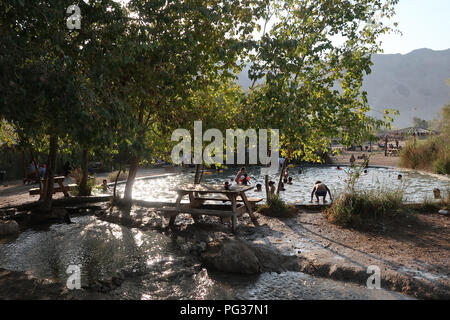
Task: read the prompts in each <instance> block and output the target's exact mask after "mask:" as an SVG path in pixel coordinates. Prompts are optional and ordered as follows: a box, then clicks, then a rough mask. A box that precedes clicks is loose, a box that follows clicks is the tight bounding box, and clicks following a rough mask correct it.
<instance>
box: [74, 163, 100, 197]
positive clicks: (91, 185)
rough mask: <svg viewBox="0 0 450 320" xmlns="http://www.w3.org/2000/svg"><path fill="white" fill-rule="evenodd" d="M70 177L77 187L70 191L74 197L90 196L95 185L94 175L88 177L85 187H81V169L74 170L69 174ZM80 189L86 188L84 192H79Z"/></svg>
mask: <svg viewBox="0 0 450 320" xmlns="http://www.w3.org/2000/svg"><path fill="white" fill-rule="evenodd" d="M70 177H71V178H73V180H74V181H75V184H76V185H77V187H76V188H75V190H73V191H72V193H73V195H74V196H78V195H81V194H83V195H89V196H90V195H91V193H92V190H93V189H94V187H95V183H96V178H95V175H94V176H92V177H90V178H89V179H88V180H87V183H86V186H82V185H81V181H82V178H83V170H82V169H81V168H75V169H73V170H72V171H71V172H70ZM82 188H86V190H81V189H82Z"/></svg>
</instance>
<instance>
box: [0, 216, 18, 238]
mask: <svg viewBox="0 0 450 320" xmlns="http://www.w3.org/2000/svg"><path fill="white" fill-rule="evenodd" d="M18 233H19V224H18V223H17V222H16V221H14V220H10V221H0V237H2V236H10V235H15V234H18Z"/></svg>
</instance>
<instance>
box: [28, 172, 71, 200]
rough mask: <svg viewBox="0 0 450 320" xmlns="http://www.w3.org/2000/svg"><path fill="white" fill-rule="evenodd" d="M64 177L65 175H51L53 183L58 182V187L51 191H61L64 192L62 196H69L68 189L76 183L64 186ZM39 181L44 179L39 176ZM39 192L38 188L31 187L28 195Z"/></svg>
mask: <svg viewBox="0 0 450 320" xmlns="http://www.w3.org/2000/svg"><path fill="white" fill-rule="evenodd" d="M65 178H66V177H64V176H56V177H53V180H54V183H57V184H58V187H56V188H53V193H57V192H62V193H64V196H65V197H66V198H69V197H70V195H69V189H71V188H73V187H75V186H76V185H74V184H71V185H67V186H65V185H64V183H63V182H64V179H65ZM41 181H44V179H43V178H41ZM40 192H41V190H40V189H39V188H33V189H30V190H29V193H30V195H33V194H39V193H40Z"/></svg>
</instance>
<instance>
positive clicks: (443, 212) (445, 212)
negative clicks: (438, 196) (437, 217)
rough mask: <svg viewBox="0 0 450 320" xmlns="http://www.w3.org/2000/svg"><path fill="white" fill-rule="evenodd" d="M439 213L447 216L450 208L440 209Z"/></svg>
mask: <svg viewBox="0 0 450 320" xmlns="http://www.w3.org/2000/svg"><path fill="white" fill-rule="evenodd" d="M439 213H440V214H443V215H444V216H446V215H448V210H439Z"/></svg>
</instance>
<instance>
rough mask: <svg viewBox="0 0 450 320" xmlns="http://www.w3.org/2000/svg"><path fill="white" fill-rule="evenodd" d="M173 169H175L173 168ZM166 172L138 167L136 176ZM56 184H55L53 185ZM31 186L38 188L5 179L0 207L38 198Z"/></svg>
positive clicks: (98, 176) (103, 175) (104, 175)
mask: <svg viewBox="0 0 450 320" xmlns="http://www.w3.org/2000/svg"><path fill="white" fill-rule="evenodd" d="M174 170H177V169H176V168H174ZM163 173H166V170H165V169H163V168H148V169H146V168H139V170H138V173H137V175H136V177H137V178H139V177H145V176H153V175H159V174H163ZM109 174H110V173H109V172H105V173H98V174H96V180H97V184H101V183H102V180H103V179H107V177H108V175H109ZM71 183H74V182H73V179H72V178H70V177H68V178H66V179H65V181H64V184H71ZM56 186H57V185H56V184H55V187H56ZM31 188H39V185H38V184H33V185H24V184H23V182H22V180H14V181H5V182H4V184H3V185H0V208H1V207H7V206H18V205H20V204H24V203H28V202H34V201H37V200H39V195H32V196H30V195H29V193H28V191H29V190H30V189H31ZM62 197H64V195H63V194H62V193H56V194H54V196H53V198H54V199H58V198H62Z"/></svg>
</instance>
